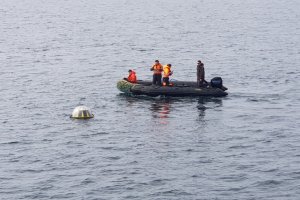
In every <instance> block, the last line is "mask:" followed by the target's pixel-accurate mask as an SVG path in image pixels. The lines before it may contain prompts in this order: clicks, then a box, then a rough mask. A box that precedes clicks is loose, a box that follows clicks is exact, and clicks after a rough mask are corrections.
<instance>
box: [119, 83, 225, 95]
mask: <svg viewBox="0 0 300 200" xmlns="http://www.w3.org/2000/svg"><path fill="white" fill-rule="evenodd" d="M221 80H222V79H221ZM117 88H118V89H119V90H120V91H121V92H124V93H126V94H133V95H147V96H152V97H155V96H160V95H162V96H174V97H182V96H212V97H223V96H226V95H228V93H227V92H225V90H227V88H226V87H224V86H223V85H222V82H221V83H217V84H214V82H213V79H212V81H211V83H208V84H207V86H204V87H198V86H197V83H196V82H191V81H172V86H157V85H152V82H151V81H142V80H139V81H137V83H130V82H128V81H127V80H120V81H118V83H117Z"/></svg>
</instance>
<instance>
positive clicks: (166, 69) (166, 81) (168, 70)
mask: <svg viewBox="0 0 300 200" xmlns="http://www.w3.org/2000/svg"><path fill="white" fill-rule="evenodd" d="M171 66H172V65H171V64H167V65H165V66H164V76H163V86H169V85H170V81H169V76H171V75H172V74H173V72H172V71H171Z"/></svg>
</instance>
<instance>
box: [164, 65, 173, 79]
mask: <svg viewBox="0 0 300 200" xmlns="http://www.w3.org/2000/svg"><path fill="white" fill-rule="evenodd" d="M171 75H172V72H171V67H169V66H168V65H165V66H164V77H165V78H167V77H169V76H171Z"/></svg>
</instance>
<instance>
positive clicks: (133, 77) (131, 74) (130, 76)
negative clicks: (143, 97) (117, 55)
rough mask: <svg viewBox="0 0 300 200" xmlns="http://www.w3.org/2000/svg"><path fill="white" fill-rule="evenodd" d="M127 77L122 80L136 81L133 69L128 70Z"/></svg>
mask: <svg viewBox="0 0 300 200" xmlns="http://www.w3.org/2000/svg"><path fill="white" fill-rule="evenodd" d="M128 73H129V75H128V78H124V80H126V81H128V82H130V83H137V78H136V74H135V71H133V70H131V69H130V70H128Z"/></svg>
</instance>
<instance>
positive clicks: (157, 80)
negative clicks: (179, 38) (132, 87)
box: [150, 60, 163, 86]
mask: <svg viewBox="0 0 300 200" xmlns="http://www.w3.org/2000/svg"><path fill="white" fill-rule="evenodd" d="M150 70H151V71H153V80H152V84H153V85H159V86H161V73H162V71H163V66H162V65H161V64H160V63H159V60H155V63H154V65H153V66H152V67H151V69H150Z"/></svg>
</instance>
